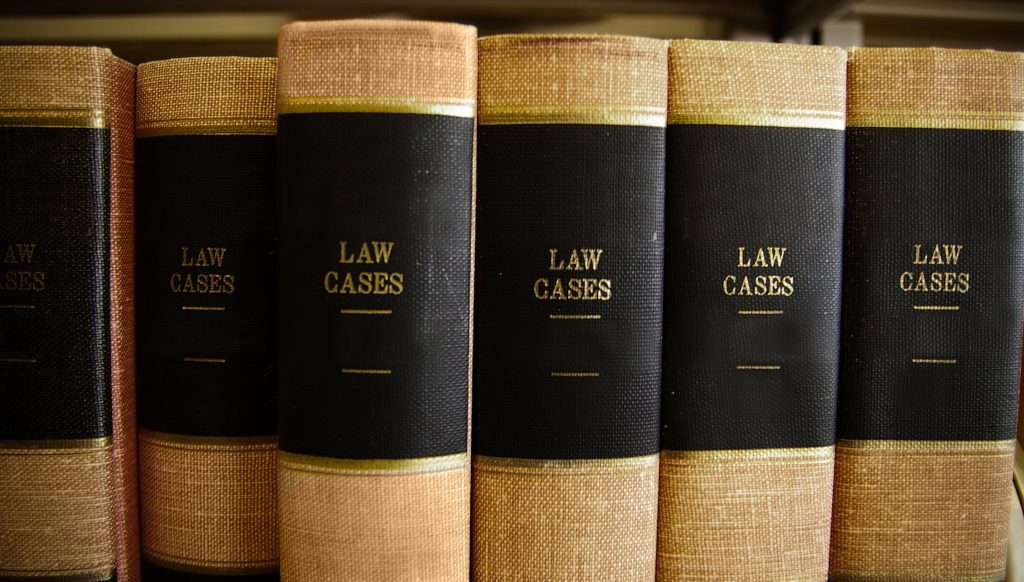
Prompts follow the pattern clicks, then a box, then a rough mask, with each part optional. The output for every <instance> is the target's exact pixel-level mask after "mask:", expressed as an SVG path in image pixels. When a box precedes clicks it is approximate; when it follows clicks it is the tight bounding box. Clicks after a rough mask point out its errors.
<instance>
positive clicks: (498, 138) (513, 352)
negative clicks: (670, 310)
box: [473, 35, 667, 580]
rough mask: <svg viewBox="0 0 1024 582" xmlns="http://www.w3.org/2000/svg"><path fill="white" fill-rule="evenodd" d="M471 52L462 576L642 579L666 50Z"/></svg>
mask: <svg viewBox="0 0 1024 582" xmlns="http://www.w3.org/2000/svg"><path fill="white" fill-rule="evenodd" d="M479 49H480V127H479V145H478V150H477V151H478V180H479V181H478V188H479V198H478V215H477V220H478V222H477V226H478V231H477V274H476V304H475V309H476V334H475V337H474V341H475V344H474V363H473V365H474V384H473V385H474V396H473V398H474V402H473V423H474V426H473V453H474V458H473V574H474V578H475V579H477V580H510V579H519V580H562V579H573V580H608V579H617V580H653V579H654V548H655V527H656V505H657V472H658V457H657V451H658V440H657V439H658V431H657V425H658V408H659V392H658V387H659V380H660V348H661V282H662V281H661V273H662V248H663V241H664V238H663V237H664V224H663V218H664V215H663V212H664V182H663V176H664V143H665V142H664V138H665V129H664V124H665V88H666V84H665V78H666V73H667V68H666V43H664V42H663V41H659V40H654V39H643V38H631V37H618V36H592V35H506V36H496V37H489V38H485V39H481V41H480V44H479Z"/></svg>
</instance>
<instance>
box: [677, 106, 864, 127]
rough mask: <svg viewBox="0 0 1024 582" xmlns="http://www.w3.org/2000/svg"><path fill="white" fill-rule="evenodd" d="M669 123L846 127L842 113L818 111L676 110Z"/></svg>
mask: <svg viewBox="0 0 1024 582" xmlns="http://www.w3.org/2000/svg"><path fill="white" fill-rule="evenodd" d="M668 123H669V125H743V126H766V127H806V128H811V129H836V130H843V129H846V121H845V120H844V119H843V116H842V115H835V114H829V112H826V111H820V112H807V113H804V112H785V111H780V112H777V113H739V112H737V113H718V112H716V113H695V112H677V113H671V114H669V116H668Z"/></svg>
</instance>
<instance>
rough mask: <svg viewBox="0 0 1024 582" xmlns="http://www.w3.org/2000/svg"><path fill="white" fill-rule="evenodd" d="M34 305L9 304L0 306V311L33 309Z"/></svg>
mask: <svg viewBox="0 0 1024 582" xmlns="http://www.w3.org/2000/svg"><path fill="white" fill-rule="evenodd" d="M35 308H36V306H35V305H31V304H27V303H25V304H21V303H9V304H7V305H0V309H35Z"/></svg>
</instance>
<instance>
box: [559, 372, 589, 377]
mask: <svg viewBox="0 0 1024 582" xmlns="http://www.w3.org/2000/svg"><path fill="white" fill-rule="evenodd" d="M600 376H601V373H600V372H551V377H552V378H598V377H600Z"/></svg>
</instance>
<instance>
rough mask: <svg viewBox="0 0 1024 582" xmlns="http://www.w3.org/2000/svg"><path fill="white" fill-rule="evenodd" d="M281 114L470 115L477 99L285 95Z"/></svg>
mask: <svg viewBox="0 0 1024 582" xmlns="http://www.w3.org/2000/svg"><path fill="white" fill-rule="evenodd" d="M277 112H278V114H281V115H283V114H288V113H406V114H416V115H444V116H448V117H468V118H472V117H473V116H475V115H476V102H475V101H473V100H471V99H467V100H451V101H425V100H423V99H418V98H416V97H383V96H382V97H281V98H280V100H278V104H277Z"/></svg>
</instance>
